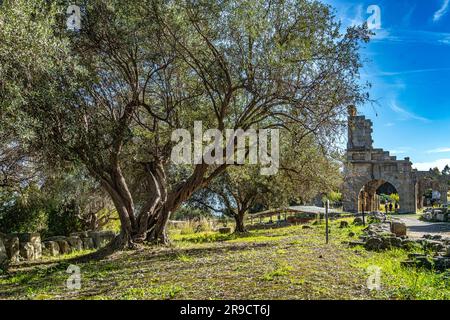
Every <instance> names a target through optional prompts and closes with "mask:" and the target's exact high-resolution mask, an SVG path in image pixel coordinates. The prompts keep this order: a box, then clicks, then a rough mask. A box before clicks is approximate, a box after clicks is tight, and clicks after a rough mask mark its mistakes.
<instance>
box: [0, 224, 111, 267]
mask: <svg viewBox="0 0 450 320" xmlns="http://www.w3.org/2000/svg"><path fill="white" fill-rule="evenodd" d="M115 236H116V234H115V233H114V232H112V231H89V232H79V233H73V234H71V235H70V236H69V237H64V236H56V237H50V238H47V239H45V240H44V241H41V236H40V234H38V233H17V234H2V233H0V265H1V264H3V262H4V261H6V260H7V261H8V262H18V261H21V260H26V261H33V260H38V259H41V258H42V256H43V255H44V256H57V255H60V254H68V253H71V252H73V251H80V250H85V249H99V248H102V247H104V246H106V245H107V244H108V243H109V242H110V241H111V240H113V239H114V237H115Z"/></svg>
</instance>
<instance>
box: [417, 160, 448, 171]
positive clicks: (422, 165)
mask: <svg viewBox="0 0 450 320" xmlns="http://www.w3.org/2000/svg"><path fill="white" fill-rule="evenodd" d="M447 164H448V165H450V159H449V158H446V159H438V160H435V161H431V162H418V163H414V164H413V168H416V169H417V170H420V171H428V170H430V169H432V168H436V167H438V168H439V170H443V169H444V167H445V166H446V165H447Z"/></svg>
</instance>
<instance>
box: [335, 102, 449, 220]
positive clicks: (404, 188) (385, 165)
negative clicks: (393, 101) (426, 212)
mask: <svg viewBox="0 0 450 320" xmlns="http://www.w3.org/2000/svg"><path fill="white" fill-rule="evenodd" d="M372 131H373V130H372V121H370V120H369V119H366V117H365V116H360V115H357V113H356V107H354V106H349V108H348V143H347V152H346V161H345V170H344V185H343V190H342V194H343V209H344V211H346V212H351V213H358V212H376V211H378V210H379V206H380V197H379V195H378V194H377V190H378V189H380V187H382V186H386V185H387V186H389V187H391V188H393V189H394V190H395V191H397V193H398V195H399V196H400V207H399V210H398V212H399V213H415V212H417V209H420V208H421V207H423V197H422V195H423V194H424V192H425V190H426V188H430V187H432V188H433V189H434V190H436V191H439V192H440V195H441V199H440V201H441V204H442V205H444V206H446V205H447V192H448V188H449V184H448V182H449V180H450V178H449V177H448V176H444V175H442V176H435V175H433V174H432V173H430V172H428V171H418V170H416V169H413V168H412V162H411V161H410V158H408V157H406V158H404V159H402V160H399V159H397V157H395V156H392V155H390V153H389V151H385V150H383V149H378V148H374V147H373V140H372Z"/></svg>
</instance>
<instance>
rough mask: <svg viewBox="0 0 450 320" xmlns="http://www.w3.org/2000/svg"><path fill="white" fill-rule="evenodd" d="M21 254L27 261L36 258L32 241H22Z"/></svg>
mask: <svg viewBox="0 0 450 320" xmlns="http://www.w3.org/2000/svg"><path fill="white" fill-rule="evenodd" d="M19 247H20V256H21V257H22V258H23V259H24V260H26V261H32V260H35V255H34V246H33V244H32V243H31V242H20V246H19Z"/></svg>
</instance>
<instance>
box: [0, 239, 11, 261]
mask: <svg viewBox="0 0 450 320" xmlns="http://www.w3.org/2000/svg"><path fill="white" fill-rule="evenodd" d="M8 260H9V257H8V254H7V253H6V247H5V245H4V243H3V239H2V238H0V266H2V265H4V264H6V262H7V261H8Z"/></svg>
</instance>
